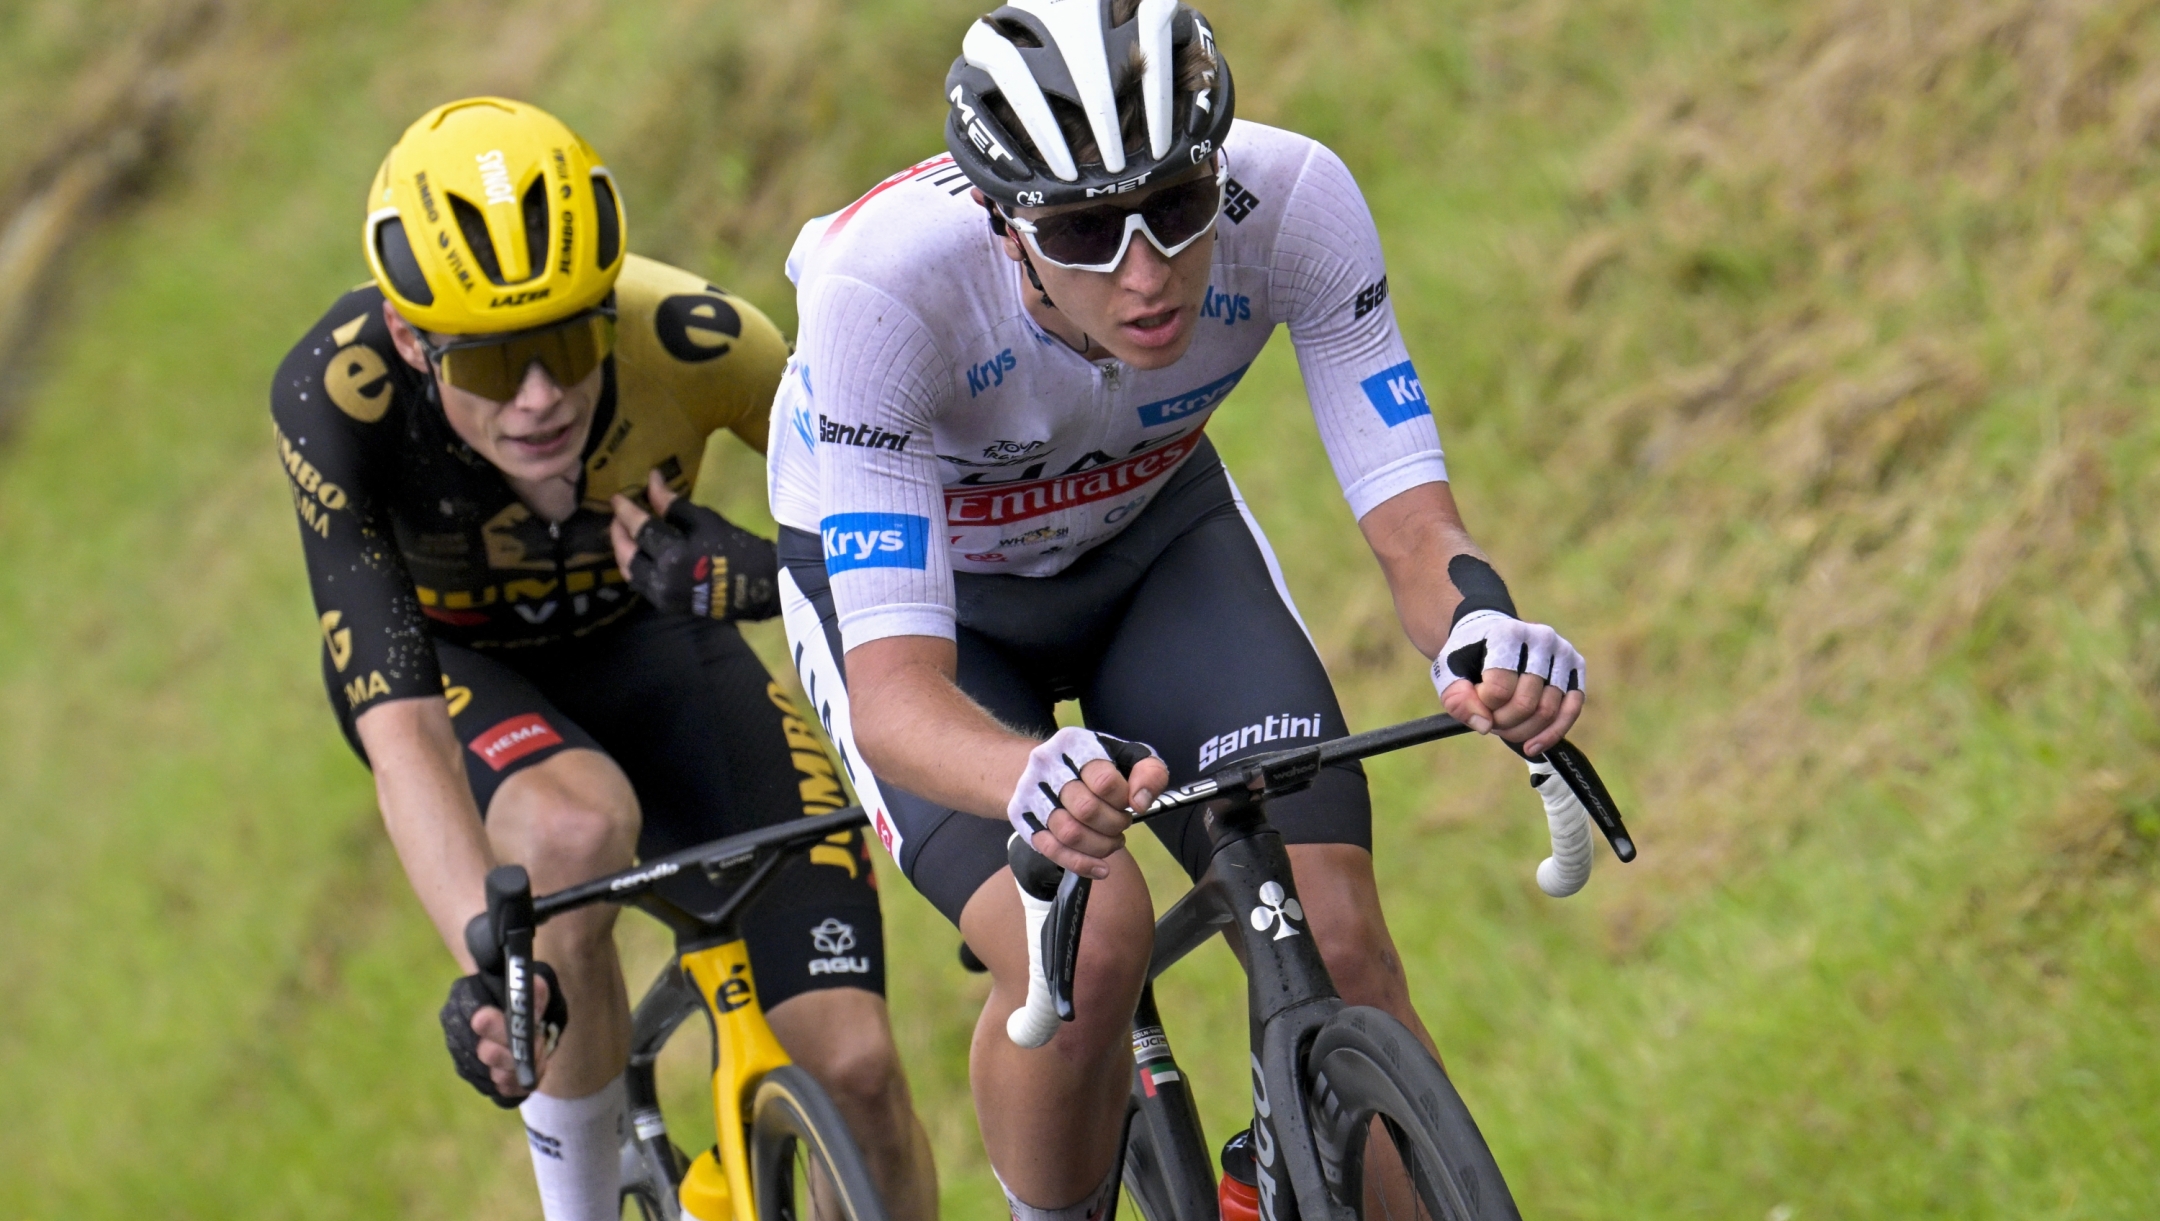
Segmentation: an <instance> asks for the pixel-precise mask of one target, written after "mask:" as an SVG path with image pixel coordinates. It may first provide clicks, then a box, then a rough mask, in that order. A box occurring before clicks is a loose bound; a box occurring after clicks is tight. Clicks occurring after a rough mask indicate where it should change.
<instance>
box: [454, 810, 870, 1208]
mask: <svg viewBox="0 0 2160 1221" xmlns="http://www.w3.org/2000/svg"><path fill="white" fill-rule="evenodd" d="M868 822H869V817H868V816H867V815H866V814H864V813H863V811H862V809H861V808H860V807H854V806H851V807H849V808H847V809H844V810H838V811H835V812H834V813H831V814H823V815H819V816H816V817H813V818H802V819H797V820H794V821H792V822H786V823H779V824H775V825H773V826H769V827H761V828H759V829H757V830H755V831H749V832H745V833H744V834H741V835H734V836H729V837H728V838H726V839H719V840H714V841H712V842H711V843H706V844H700V845H698V846H697V847H694V848H686V849H684V850H682V851H680V852H676V853H671V854H669V855H667V856H664V857H659V858H657V859H655V860H650V861H646V862H644V863H643V864H641V865H638V866H637V867H635V868H633V869H626V870H623V871H622V872H620V873H614V874H609V875H608V876H606V877H601V878H594V879H593V880H591V881H589V882H585V883H582V884H580V885H577V886H572V887H569V888H568V889H565V890H559V891H556V892H555V893H553V894H549V895H542V896H539V897H537V898H535V897H534V896H533V893H532V889H531V884H530V881H529V879H528V878H527V875H526V873H525V870H524V869H523V868H522V867H520V866H517V865H504V866H502V867H500V868H498V869H496V870H494V871H493V872H491V873H489V874H488V877H487V896H488V910H487V913H486V915H485V916H483V917H480V918H478V919H475V920H474V921H473V924H472V926H471V927H470V928H468V929H467V930H466V939H467V941H468V943H470V944H469V948H471V949H472V951H473V956H474V958H475V959H477V960H479V961H481V962H483V963H494V962H499V963H501V965H502V969H503V972H504V977H505V982H506V988H505V990H506V992H507V994H508V995H507V1003H506V1004H505V1006H504V1012H505V1015H506V1016H507V1018H508V1025H509V1028H510V1050H511V1053H512V1054H513V1055H514V1056H515V1057H516V1058H517V1061H518V1082H519V1084H520V1085H522V1086H524V1087H525V1088H527V1089H530V1088H532V1086H533V1084H534V1083H535V1082H536V1081H537V1080H538V1075H537V1071H536V1068H535V1049H534V1046H533V1014H532V975H531V963H532V942H533V932H534V930H535V929H537V928H538V927H539V926H540V925H541V924H543V923H545V922H547V921H548V920H549V919H551V918H553V917H555V916H560V915H562V914H563V913H565V912H570V911H575V910H577V909H578V908H581V907H587V906H590V905H592V904H595V903H628V904H632V905H635V906H636V907H638V908H640V909H642V910H644V911H645V912H647V913H649V914H650V915H652V916H654V917H655V918H657V919H658V920H659V921H660V922H661V923H663V924H665V925H667V926H668V928H669V929H670V930H671V931H672V932H673V933H674V934H675V951H674V955H673V956H672V958H671V959H670V960H669V962H668V964H667V966H666V967H664V968H662V970H661V971H660V974H659V977H658V978H657V979H655V980H654V981H653V984H652V986H651V987H650V988H648V989H647V990H646V992H645V996H644V998H643V999H642V1000H640V1001H639V1002H638V1004H637V1008H636V1009H635V1010H634V1011H633V1012H632V1014H631V1036H630V1065H629V1068H628V1070H627V1072H626V1073H625V1086H626V1088H627V1093H628V1098H629V1123H628V1125H627V1128H626V1131H625V1133H624V1136H623V1148H622V1162H623V1176H622V1177H623V1200H624V1202H625V1203H626V1204H635V1205H636V1207H637V1212H638V1215H639V1216H640V1217H642V1218H643V1221H810V1218H812V1217H813V1216H815V1217H816V1218H818V1219H819V1221H836V1219H838V1221H886V1214H885V1206H884V1204H883V1202H882V1201H881V1200H880V1199H879V1198H878V1194H877V1188H876V1186H875V1185H874V1182H873V1180H872V1179H871V1177H870V1172H869V1169H868V1167H867V1166H866V1164H865V1163H864V1161H863V1156H862V1151H861V1149H860V1148H859V1147H858V1146H857V1145H856V1143H855V1138H854V1136H853V1135H851V1134H850V1133H849V1131H848V1127H847V1124H846V1122H845V1121H844V1120H843V1119H842V1118H841V1116H840V1112H839V1110H838V1108H836V1107H835V1106H834V1105H833V1102H832V1099H831V1098H830V1097H829V1096H828V1095H827V1094H826V1093H825V1090H824V1088H823V1087H821V1086H820V1085H818V1083H817V1082H816V1081H815V1080H813V1079H812V1078H811V1076H810V1074H809V1073H807V1072H805V1071H803V1070H802V1069H801V1068H799V1067H797V1066H796V1065H794V1064H792V1063H790V1062H789V1060H788V1055H787V1052H786V1051H784V1050H782V1048H781V1046H780V1043H779V1041H778V1040H777V1039H775V1038H774V1037H773V1032H772V1027H771V1026H769V1025H768V1024H767V1023H766V1021H765V1011H764V1009H763V1007H762V1006H760V1004H759V1003H758V994H757V982H756V980H755V979H754V978H753V976H752V974H751V970H750V953H749V946H748V943H747V942H745V941H744V940H743V936H742V931H741V927H740V923H739V917H740V915H741V914H742V913H743V912H744V911H746V910H748V909H749V907H750V906H751V905H752V904H754V903H756V902H757V900H758V898H759V896H760V895H762V894H763V893H764V891H765V889H766V887H767V886H769V885H770V884H771V882H772V880H773V878H774V876H775V875H776V874H777V873H778V871H779V869H780V867H781V866H782V865H784V864H786V863H787V862H788V861H789V860H791V859H793V858H795V857H797V856H801V855H803V854H805V853H807V852H809V850H810V849H811V848H812V847H813V846H814V845H816V844H818V843H821V842H823V841H824V840H825V838H826V837H827V836H830V835H834V834H838V833H841V832H845V831H848V830H850V829H852V828H855V827H860V826H863V825H865V824H867V823H868ZM696 1012H702V1013H704V1015H705V1017H706V1019H707V1021H708V1022H709V1023H710V1024H711V1028H712V1033H713V1048H714V1067H713V1074H712V1103H713V1125H714V1130H715V1132H716V1134H717V1140H716V1142H715V1143H714V1146H713V1148H711V1149H709V1150H707V1151H705V1152H704V1153H701V1154H699V1155H698V1156H697V1157H696V1158H695V1159H692V1158H690V1157H688V1156H686V1155H685V1154H684V1152H683V1151H682V1150H681V1149H680V1148H678V1147H677V1146H676V1144H675V1142H674V1140H673V1139H672V1138H671V1137H670V1136H669V1135H668V1129H667V1122H666V1120H665V1119H664V1118H663V1117H662V1115H661V1113H660V1099H659V1092H658V1089H657V1084H656V1082H655V1079H654V1070H655V1067H656V1065H657V1062H658V1061H659V1058H660V1050H661V1048H662V1047H663V1046H665V1045H666V1043H667V1041H668V1038H669V1037H670V1036H671V1035H673V1034H674V1033H675V1030H676V1028H677V1027H679V1026H681V1025H682V1023H683V1022H684V1021H685V1020H687V1019H688V1018H689V1016H690V1015H691V1014H692V1013H696Z"/></svg>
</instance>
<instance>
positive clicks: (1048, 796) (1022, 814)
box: [1005, 728, 1155, 839]
mask: <svg viewBox="0 0 2160 1221" xmlns="http://www.w3.org/2000/svg"><path fill="white" fill-rule="evenodd" d="M1154 753H1155V751H1154V749H1153V748H1152V747H1150V746H1148V744H1147V743H1145V742H1128V741H1126V740H1125V739H1123V738H1113V737H1111V736H1110V735H1109V734H1106V733H1105V734H1098V733H1095V732H1093V731H1092V730H1087V729H1078V728H1070V729H1060V730H1058V731H1057V732H1056V733H1055V734H1053V735H1051V737H1050V740H1049V741H1047V742H1044V743H1043V744H1042V745H1040V746H1038V747H1036V748H1035V749H1034V750H1031V751H1029V752H1028V765H1027V770H1026V771H1024V772H1022V773H1020V785H1019V787H1018V788H1016V789H1014V790H1013V795H1012V801H1011V802H1010V803H1008V804H1007V805H1006V807H1005V817H1006V818H1007V819H1009V820H1011V822H1012V825H1013V830H1015V831H1018V832H1019V833H1020V834H1021V835H1023V836H1026V837H1029V838H1030V839H1032V838H1033V837H1034V835H1035V833H1036V832H1037V831H1041V830H1043V829H1045V828H1047V827H1048V826H1049V825H1050V815H1052V814H1053V813H1056V812H1057V810H1058V808H1059V806H1058V794H1059V793H1060V792H1061V791H1063V790H1064V788H1065V786H1066V785H1068V784H1071V783H1072V782H1073V781H1075V780H1078V779H1079V778H1080V769H1081V768H1083V767H1086V766H1087V765H1088V764H1090V763H1093V762H1094V761H1096V760H1097V759H1101V760H1102V761H1104V762H1106V763H1108V764H1110V765H1111V766H1113V767H1116V768H1117V769H1118V770H1119V771H1120V772H1124V773H1126V774H1128V775H1129V774H1131V772H1132V769H1133V767H1134V765H1136V764H1137V763H1139V761H1140V760H1142V759H1145V758H1147V757H1149V756H1150V755H1153V754H1154Z"/></svg>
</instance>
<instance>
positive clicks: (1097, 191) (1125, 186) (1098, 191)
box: [1087, 162, 1198, 199]
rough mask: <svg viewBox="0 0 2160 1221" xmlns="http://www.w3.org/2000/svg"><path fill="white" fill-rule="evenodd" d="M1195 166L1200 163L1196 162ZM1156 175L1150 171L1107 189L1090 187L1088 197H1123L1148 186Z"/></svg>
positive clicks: (1112, 184)
mask: <svg viewBox="0 0 2160 1221" xmlns="http://www.w3.org/2000/svg"><path fill="white" fill-rule="evenodd" d="M1195 164H1198V163H1197V162H1195ZM1154 174H1155V171H1153V170H1149V171H1148V172H1147V173H1145V174H1140V175H1138V176H1136V177H1132V178H1127V179H1124V180H1123V181H1120V182H1113V183H1111V184H1110V185H1109V186H1106V187H1089V188H1088V189H1087V197H1088V198H1089V199H1093V198H1095V197H1096V196H1097V195H1123V194H1124V193H1125V192H1127V191H1137V190H1139V189H1140V188H1141V187H1144V186H1146V185H1147V180H1148V179H1149V178H1151V177H1153V176H1154Z"/></svg>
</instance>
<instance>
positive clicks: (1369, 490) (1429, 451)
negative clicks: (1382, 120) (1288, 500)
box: [1269, 141, 1447, 518]
mask: <svg viewBox="0 0 2160 1221" xmlns="http://www.w3.org/2000/svg"><path fill="white" fill-rule="evenodd" d="M1305 143H1306V147H1307V149H1308V150H1309V151H1308V154H1307V157H1306V161H1305V164H1304V167H1303V169H1302V172H1300V173H1299V174H1298V176H1297V180H1296V185H1295V187H1293V188H1292V190H1291V193H1290V198H1289V200H1288V202H1287V204H1286V205H1285V207H1284V211H1283V218H1282V228H1281V230H1280V232H1279V235H1278V236H1277V239H1276V247H1275V257H1274V260H1273V265H1272V273H1271V282H1270V292H1269V296H1270V298H1271V301H1272V304H1273V305H1274V307H1275V311H1276V317H1275V319H1274V320H1275V321H1278V322H1284V323H1287V324H1289V328H1290V340H1291V342H1292V343H1293V344H1295V345H1296V348H1297V357H1298V369H1299V371H1300V372H1301V373H1302V374H1303V375H1304V378H1305V393H1306V396H1307V397H1308V398H1309V399H1310V400H1311V402H1312V411H1313V418H1314V420H1315V422H1316V423H1318V425H1319V427H1320V439H1321V441H1322V443H1324V444H1325V445H1326V446H1327V451H1328V458H1329V460H1330V461H1331V462H1333V463H1334V466H1335V478H1336V480H1337V481H1338V482H1339V483H1340V484H1341V485H1342V490H1343V496H1344V498H1345V499H1347V500H1348V501H1349V502H1350V511H1351V512H1352V513H1354V514H1356V515H1357V516H1358V517H1360V518H1362V517H1364V516H1365V515H1366V514H1367V513H1369V512H1371V511H1372V510H1373V509H1374V508H1376V507H1377V506H1379V505H1380V504H1381V503H1382V502H1383V501H1386V500H1387V499H1389V498H1390V497H1392V496H1395V495H1397V494H1398V493H1401V492H1404V491H1407V490H1408V489H1410V488H1413V487H1416V486H1418V485H1419V484H1425V483H1443V482H1446V480H1447V461H1446V459H1445V457H1444V456H1443V454H1442V452H1441V449H1440V434H1439V432H1438V430H1437V429H1435V427H1434V426H1433V418H1432V409H1431V406H1430V405H1429V404H1428V403H1427V401H1426V398H1425V389H1424V386H1423V385H1421V384H1420V383H1419V381H1418V376H1417V370H1416V369H1414V368H1412V367H1411V364H1410V353H1409V350H1408V349H1407V348H1405V347H1404V346H1403V340H1402V334H1401V332H1400V331H1398V330H1397V329H1396V326H1395V307H1394V305H1393V303H1392V302H1390V301H1389V300H1388V282H1387V263H1386V261H1385V260H1384V259H1383V258H1382V257H1381V253H1380V233H1379V230H1378V229H1377V228H1376V227H1375V226H1374V224H1373V218H1372V212H1371V210H1370V209H1368V208H1367V207H1366V205H1365V196H1364V195H1363V194H1362V193H1361V192H1359V190H1358V187H1357V183H1356V181H1355V180H1353V179H1352V178H1351V176H1350V169H1349V167H1348V166H1345V165H1344V164H1343V163H1342V159H1341V158H1340V157H1337V156H1336V155H1335V154H1334V153H1333V152H1332V151H1330V150H1329V149H1328V148H1327V147H1326V146H1324V145H1321V144H1319V143H1316V142H1312V141H1306V142H1305Z"/></svg>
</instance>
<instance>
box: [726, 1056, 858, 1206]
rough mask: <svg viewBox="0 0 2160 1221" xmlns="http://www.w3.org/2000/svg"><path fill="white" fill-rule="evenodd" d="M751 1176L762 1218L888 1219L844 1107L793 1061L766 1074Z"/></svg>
mask: <svg viewBox="0 0 2160 1221" xmlns="http://www.w3.org/2000/svg"><path fill="white" fill-rule="evenodd" d="M750 1176H751V1182H752V1184H753V1186H754V1188H755V1190H756V1192H757V1215H758V1221H885V1204H884V1202H883V1201H882V1200H880V1199H879V1198H878V1193H877V1187H876V1185H875V1183H874V1182H873V1181H872V1180H871V1178H870V1169H869V1167H868V1166H867V1165H865V1164H864V1162H863V1156H862V1150H861V1149H860V1148H859V1147H858V1146H857V1145H856V1144H855V1137H854V1136H853V1135H852V1134H850V1133H849V1132H848V1128H847V1123H846V1122H845V1121H844V1120H842V1119H841V1118H840V1108H838V1107H836V1106H834V1105H833V1101H832V1099H831V1098H830V1097H829V1096H828V1095H827V1094H826V1093H825V1088H824V1087H823V1086H821V1085H819V1084H818V1083H817V1081H816V1080H815V1079H813V1078H812V1077H811V1076H810V1074H809V1073H806V1072H804V1071H803V1070H802V1069H801V1068H799V1067H797V1066H795V1065H793V1064H789V1065H783V1066H782V1067H780V1068H776V1069H774V1070H772V1071H771V1072H769V1073H767V1074H765V1077H764V1079H763V1080H761V1081H759V1082H758V1087H757V1093H756V1094H755V1095H753V1096H752V1099H751V1103H750Z"/></svg>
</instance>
